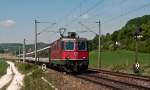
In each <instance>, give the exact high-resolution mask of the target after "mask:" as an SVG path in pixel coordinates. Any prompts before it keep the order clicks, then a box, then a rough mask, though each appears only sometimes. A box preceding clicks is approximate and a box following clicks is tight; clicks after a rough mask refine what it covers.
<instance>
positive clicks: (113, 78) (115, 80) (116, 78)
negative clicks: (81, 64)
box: [75, 69, 150, 90]
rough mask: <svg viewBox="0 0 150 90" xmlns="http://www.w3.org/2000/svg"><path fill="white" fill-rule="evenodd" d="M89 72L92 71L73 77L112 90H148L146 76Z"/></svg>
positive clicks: (148, 83)
mask: <svg viewBox="0 0 150 90" xmlns="http://www.w3.org/2000/svg"><path fill="white" fill-rule="evenodd" d="M89 70H90V71H92V73H84V74H81V75H75V77H76V78H80V79H84V80H86V81H90V82H92V83H95V84H99V85H103V86H106V87H109V88H111V89H114V90H150V78H149V77H147V76H137V75H133V74H126V73H119V72H111V71H105V70H91V69H89ZM93 71H94V72H93Z"/></svg>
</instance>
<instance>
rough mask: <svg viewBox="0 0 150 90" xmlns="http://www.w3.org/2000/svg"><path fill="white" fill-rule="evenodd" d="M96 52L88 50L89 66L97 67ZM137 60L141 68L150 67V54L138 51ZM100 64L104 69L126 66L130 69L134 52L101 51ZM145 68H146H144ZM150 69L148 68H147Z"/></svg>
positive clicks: (133, 59)
mask: <svg viewBox="0 0 150 90" xmlns="http://www.w3.org/2000/svg"><path fill="white" fill-rule="evenodd" d="M97 55H98V54H97V52H96V51H92V52H90V59H89V67H93V68H97V64H98V59H97ZM137 56H138V62H139V64H140V66H141V67H142V68H144V69H145V68H148V69H149V68H150V54H148V53H138V55H137ZM101 63H102V64H101V65H102V68H105V69H107V68H108V69H109V68H111V69H114V68H122V69H125V68H128V69H132V65H133V64H134V63H135V53H134V52H132V51H127V50H117V51H104V52H101ZM145 70H146V69H145ZM149 71H150V70H149Z"/></svg>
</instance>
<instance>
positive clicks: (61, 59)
mask: <svg viewBox="0 0 150 90" xmlns="http://www.w3.org/2000/svg"><path fill="white" fill-rule="evenodd" d="M34 53H35V51H33V52H30V53H26V61H32V62H35V58H34ZM37 56H38V57H37V62H38V63H45V64H46V65H47V66H50V67H55V68H58V69H60V70H64V71H67V72H84V71H86V70H87V69H88V65H89V51H88V40H87V39H86V38H80V37H79V36H77V34H76V33H75V32H68V35H67V36H62V37H60V38H59V39H58V40H56V41H54V42H52V43H51V44H49V46H48V47H45V48H43V49H40V50H38V51H37Z"/></svg>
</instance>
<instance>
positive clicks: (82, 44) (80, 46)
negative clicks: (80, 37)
mask: <svg viewBox="0 0 150 90" xmlns="http://www.w3.org/2000/svg"><path fill="white" fill-rule="evenodd" d="M78 50H87V42H86V41H79V42H78Z"/></svg>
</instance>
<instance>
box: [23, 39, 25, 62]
mask: <svg viewBox="0 0 150 90" xmlns="http://www.w3.org/2000/svg"><path fill="white" fill-rule="evenodd" d="M25 41H26V40H25V39H24V40H23V62H25V59H26V49H25V48H26V47H25V44H26V43H25Z"/></svg>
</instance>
